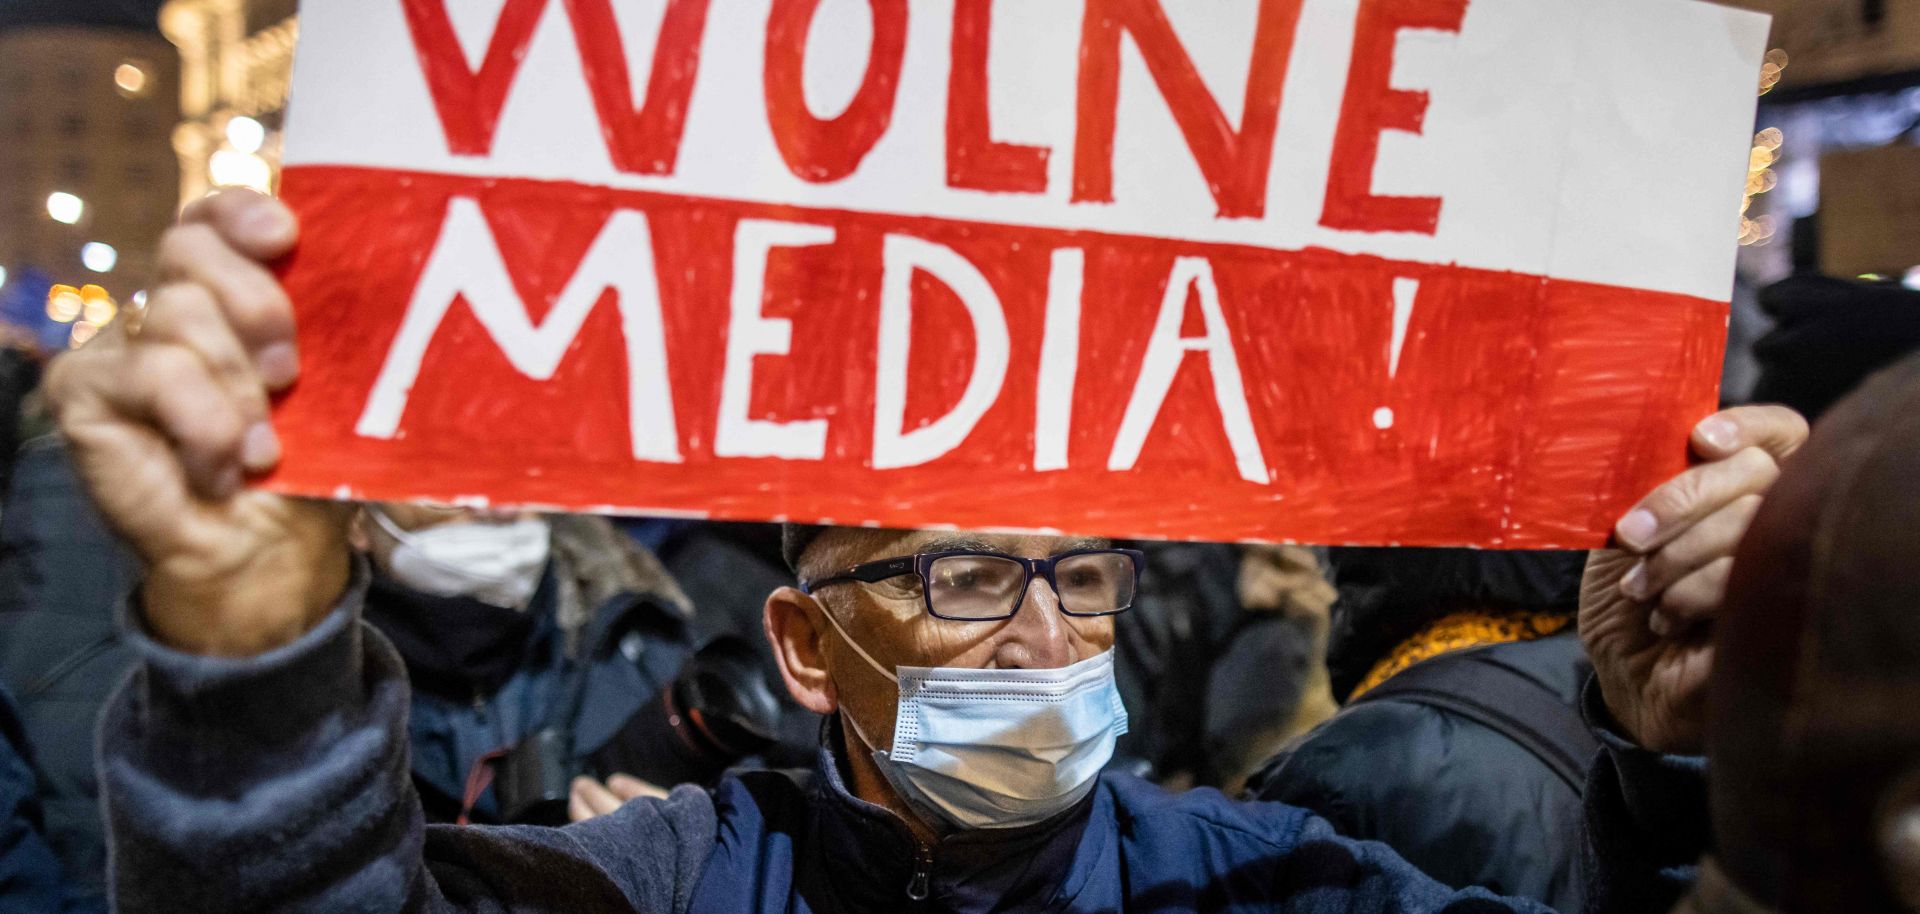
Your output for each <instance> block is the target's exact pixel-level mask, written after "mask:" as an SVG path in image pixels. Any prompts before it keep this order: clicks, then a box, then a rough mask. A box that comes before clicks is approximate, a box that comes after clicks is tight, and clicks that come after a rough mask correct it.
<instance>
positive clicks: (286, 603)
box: [47, 191, 351, 655]
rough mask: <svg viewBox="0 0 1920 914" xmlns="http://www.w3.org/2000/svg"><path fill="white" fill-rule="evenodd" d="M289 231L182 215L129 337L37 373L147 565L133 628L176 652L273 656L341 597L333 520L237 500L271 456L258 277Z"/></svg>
mask: <svg viewBox="0 0 1920 914" xmlns="http://www.w3.org/2000/svg"><path fill="white" fill-rule="evenodd" d="M296 235H297V231H296V229H295V224H294V219H293V216H292V214H291V213H289V212H287V210H286V208H285V207H284V206H281V205H280V204H279V203H278V202H276V201H273V200H269V199H267V198H265V197H261V196H259V195H257V194H253V193H250V192H246V191H233V192H227V193H223V194H221V195H219V196H216V197H212V198H209V199H207V200H203V201H201V202H200V203H197V204H195V205H194V206H192V207H190V208H189V209H188V210H187V213H186V215H185V216H184V217H183V219H182V222H181V225H180V226H179V227H177V228H174V229H172V230H171V231H169V232H168V233H167V236H166V240H165V241H164V242H163V243H162V245H161V255H160V262H161V269H162V276H163V282H162V283H161V284H160V285H159V286H158V287H156V289H155V290H154V292H153V294H152V296H151V297H150V299H149V302H148V305H147V311H146V313H145V314H144V315H143V316H142V318H141V320H140V322H139V324H138V325H137V326H138V329H137V332H132V333H130V332H129V327H130V326H131V325H130V324H129V323H128V321H126V320H122V321H118V322H115V323H114V324H112V325H110V326H109V328H108V329H107V330H106V331H105V332H103V333H102V334H101V335H100V336H99V337H98V338H97V339H95V340H94V341H93V342H91V343H90V344H88V345H87V346H86V347H85V348H83V349H81V350H79V351H77V352H74V353H70V354H67V355H63V356H61V357H60V358H59V359H57V360H55V361H54V364H53V367H52V369H51V370H50V371H49V372H48V377H47V391H48V396H49V400H50V402H51V403H52V405H53V407H54V409H55V412H56V414H57V416H58V419H59V423H60V429H61V431H62V432H64V433H65V434H66V436H67V439H68V441H69V442H70V444H71V446H72V448H73V454H74V459H75V463H76V465H77V467H78V469H79V472H80V475H81V478H82V479H83V480H84V481H85V483H86V485H87V488H88V490H89V491H90V492H91V493H92V494H93V498H94V501H95V503H96V504H98V505H99V507H100V509H101V511H102V512H103V513H104V514H105V515H106V518H107V521H108V523H109V524H111V525H112V526H113V527H114V529H116V530H117V531H119V532H120V534H121V535H122V536H123V537H125V538H126V540H127V542H128V543H129V544H130V545H131V546H132V547H133V548H134V550H135V551H136V552H137V553H138V554H139V555H140V558H141V559H142V561H143V562H144V563H145V565H146V566H147V575H146V578H145V581H144V584H143V589H142V599H143V602H144V604H145V606H146V609H147V614H146V617H147V621H148V623H149V625H150V626H151V627H152V629H153V631H154V634H156V635H157V636H159V637H160V638H161V639H162V640H164V641H166V642H168V643H170V644H173V645H174V646H176V647H180V648H182V649H184V650H190V651H194V652H196V653H204V654H223V655H244V654H252V653H257V652H259V651H262V650H266V649H268V648H271V647H274V646H276V645H278V644H281V643H284V642H286V641H289V640H292V639H293V638H294V637H297V636H298V635H299V634H300V633H301V632H304V631H306V630H307V628H308V627H309V626H311V625H312V624H313V623H314V622H315V621H317V620H318V619H320V618H321V617H322V616H324V615H325V613H326V612H327V610H328V609H329V608H330V607H332V605H333V604H334V602H335V601H336V600H337V599H338V597H339V595H340V593H341V591H342V590H344V589H345V587H346V580H347V567H348V565H347V548H346V538H345V530H346V522H347V518H348V517H349V514H350V511H351V508H350V506H347V505H341V504H334V503H329V502H316V501H308V500H305V499H298V498H288V497H283V496H279V495H274V494H272V493H268V492H263V491H257V490H243V489H242V488H241V479H242V476H243V474H246V473H259V472H263V471H265V470H268V469H270V468H272V466H273V465H274V464H275V463H277V462H278V460H279V456H280V454H279V444H278V442H277V441H276V439H275V436H274V433H273V430H272V428H271V426H270V425H268V422H267V419H268V416H267V399H268V396H269V395H270V394H271V393H273V392H275V391H280V390H284V389H285V388H286V387H287V386H288V385H290V384H292V383H293V381H294V379H295V376H296V375H297V374H298V371H299V366H298V362H297V360H296V359H295V357H294V351H293V348H292V347H293V330H294V328H293V312H292V309H291V307H290V306H289V305H288V303H287V298H286V294H285V293H284V292H282V291H281V289H280V286H279V283H278V282H276V281H275V280H274V277H273V274H272V273H270V272H268V271H267V268H266V267H265V266H264V265H263V264H262V263H261V261H266V260H271V259H273V258H276V257H279V256H280V255H282V254H285V253H286V252H287V251H288V250H289V249H290V248H291V247H292V246H293V243H294V239H295V237H296Z"/></svg>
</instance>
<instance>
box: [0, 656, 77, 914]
mask: <svg viewBox="0 0 1920 914" xmlns="http://www.w3.org/2000/svg"><path fill="white" fill-rule="evenodd" d="M44 827H45V821H44V819H43V818H42V816H41V813H40V803H39V800H38V784H37V783H36V780H35V778H34V774H33V767H32V765H31V763H30V762H29V753H28V751H27V746H26V741H25V733H24V731H23V730H22V729H21V727H20V723H19V718H18V715H17V714H16V713H15V711H14V707H13V703H12V700H11V699H10V698H8V696H7V695H6V693H5V692H4V691H0V912H22V914H24V912H28V911H33V912H42V911H44V912H60V914H81V912H85V911H89V910H90V909H91V908H90V906H89V905H88V904H86V903H83V902H81V901H80V900H79V899H78V898H77V897H76V896H75V895H74V893H73V892H72V891H71V886H70V885H69V884H68V882H67V878H66V873H65V872H64V870H63V868H62V866H61V863H60V858H59V857H58V856H55V854H54V852H53V847H52V846H51V845H49V844H48V843H47V839H46V835H45V834H44Z"/></svg>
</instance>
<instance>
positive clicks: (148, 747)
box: [100, 571, 714, 912]
mask: <svg viewBox="0 0 1920 914" xmlns="http://www.w3.org/2000/svg"><path fill="white" fill-rule="evenodd" d="M358 576H359V577H364V571H362V572H360V573H359V575H358ZM363 593H364V588H363V585H362V583H361V582H358V581H356V583H355V584H354V585H353V586H351V587H349V589H348V591H347V595H346V597H345V598H344V600H343V602H342V605H340V606H339V607H336V608H335V609H334V611H333V612H331V613H329V614H328V615H327V616H326V617H325V618H324V619H323V620H322V621H321V622H320V624H319V625H317V626H316V627H314V628H313V629H312V630H310V631H308V632H306V633H305V634H303V635H302V636H300V638H298V639H297V640H295V641H294V642H292V643H290V644H287V645H283V646H281V647H278V648H275V649H273V650H271V651H268V652H266V653H263V654H259V655H255V656H250V657H243V658H217V657H206V656H200V655H195V654H188V653H183V652H180V651H177V650H174V649H172V648H169V647H167V646H165V645H163V644H161V643H159V642H158V641H156V640H155V639H154V638H153V637H152V636H151V635H150V634H149V633H147V632H145V631H144V630H143V629H144V626H142V625H140V624H139V622H138V616H137V615H134V616H132V618H131V619H130V622H131V624H130V626H129V629H130V630H129V633H128V637H129V639H130V641H131V642H132V643H133V644H134V646H135V649H136V650H137V651H138V653H139V655H140V658H141V662H140V663H139V664H138V665H137V666H136V670H135V672H134V674H133V675H132V676H131V677H130V678H129V679H128V681H127V682H126V683H125V684H123V685H122V687H121V689H120V691H119V692H118V693H117V694H116V695H115V697H114V698H113V700H112V701H111V702H110V703H109V705H108V707H107V711H106V714H105V717H104V719H103V722H102V730H101V737H102V739H101V748H100V768H101V787H102V794H103V798H102V799H103V805H104V808H105V811H106V816H107V825H108V836H109V842H110V847H111V854H112V860H113V864H112V866H113V893H114V898H115V901H116V903H117V905H118V908H119V910H123V911H142V912H148V911H153V912H167V911H180V912H189V911H192V912H203V911H250V912H253V911H316V912H318V911H402V910H405V911H435V912H439V911H447V912H451V911H489V912H495V911H497V912H508V911H519V910H527V911H533V910H539V911H547V910H578V911H601V910H608V911H614V910H626V909H627V908H629V907H630V908H632V909H633V910H636V911H648V912H652V911H659V912H670V911H676V910H684V903H685V899H686V897H687V895H688V893H689V892H690V891H691V888H692V884H693V880H694V878H695V877H696V875H697V873H698V870H699V864H700V862H701V861H703V860H704V858H705V854H706V852H707V850H708V849H710V848H711V846H712V843H713V835H714V825H713V807H712V802H711V800H710V799H709V798H708V797H707V796H706V794H705V793H704V792H701V791H699V790H692V789H689V790H685V791H682V792H680V793H679V794H676V795H674V796H673V797H670V798H668V799H665V800H653V801H646V802H640V803H632V804H628V806H627V807H626V808H623V809H622V810H620V811H619V813H617V814H615V815H610V816H605V817H602V818H601V819H597V820H595V822H594V823H591V824H588V825H583V826H576V827H574V828H569V829H551V828H473V827H469V828H461V827H454V826H432V827H428V826H425V825H424V824H423V820H422V817H421V813H420V806H419V801H418V798H417V796H416V795H415V794H414V789H413V783H412V779H411V777H410V775H409V772H408V757H407V729H406V709H407V704H408V684H407V681H406V677H405V673H404V671H403V667H402V665H401V662H400V659H399V657H398V655H396V654H395V653H394V651H393V648H392V647H391V646H390V645H388V644H387V643H386V642H385V641H384V639H382V638H381V637H380V635H379V633H378V632H377V631H375V630H374V629H372V628H371V627H369V626H366V625H362V624H361V623H360V621H359V601H360V599H361V596H362V594H363Z"/></svg>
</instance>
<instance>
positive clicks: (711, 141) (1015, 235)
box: [268, 0, 1766, 547]
mask: <svg viewBox="0 0 1920 914" xmlns="http://www.w3.org/2000/svg"><path fill="white" fill-rule="evenodd" d="M302 15H303V18H302V22H301V46H300V48H299V51H298V54H297V60H296V65H295V77H294V89H293V98H292V107H291V123H290V127H289V145H288V149H287V155H286V159H287V164H288V167H287V170H286V174H285V178H284V182H283V183H284V194H285V197H286V198H287V200H288V201H289V202H291V203H292V205H293V206H294V207H295V209H296V210H297V211H298V212H299V214H300V216H301V218H302V220H303V230H304V234H303V240H302V243H301V246H300V249H299V251H298V252H297V254H296V255H295V257H294V258H293V259H292V260H291V261H290V263H289V264H288V266H287V268H286V270H285V274H284V278H285V282H286V284H287V287H288V290H289V292H290V294H291V295H292V296H293V299H294V302H295V306H296V309H297V312H298V316H299V320H300V344H301V347H302V353H303V359H304V364H305V368H306V370H305V374H304V377H303V380H302V381H301V383H300V384H299V386H298V388H297V389H296V390H295V391H294V392H293V393H292V394H290V395H289V396H287V397H286V398H285V399H284V401H283V402H281V403H280V404H279V405H278V408H277V421H278V424H279V427H280V429H281V432H282V435H283V438H284V440H285V444H286V455H287V456H286V461H285V463H284V465H283V466H282V468H281V469H280V470H279V472H278V473H277V474H276V475H275V476H274V477H272V478H271V479H270V480H269V483H268V484H269V485H271V486H272V487H274V488H276V489H278V490H280V491H285V492H295V493H305V494H318V495H333V496H343V497H360V498H373V499H402V498H426V499H433V500H440V501H457V502H464V503H490V504H509V503H510V504H529V505H541V506H553V507H560V508H568V509H585V510H594V511H623V512H638V513H655V514H679V515H689V516H700V517H715V518H734V519H771V520H782V519H792V520H804V521H830V522H836V523H842V524H875V525H886V526H942V525H955V526H960V527H966V528H1020V529H1062V530H1071V531H1074V532H1080V533H1092V534H1106V535H1115V536H1162V537H1179V538H1205V539H1219V540H1240V539H1258V540H1296V541H1307V542H1327V543H1342V542H1364V543H1408V544H1412V543H1428V544H1439V543H1452V544H1476V545H1484V546H1503V547H1523V546H1524V547H1545V546H1569V547H1577V546H1588V545H1593V544H1596V543H1598V542H1600V541H1601V540H1602V539H1603V538H1604V532H1605V531H1606V530H1607V528H1608V527H1609V525H1610V524H1611V522H1612V521H1613V520H1614V518H1615V517H1616V516H1617V514H1618V513H1619V512H1620V511H1621V510H1623V509H1624V508H1625V507H1626V506H1628V505H1629V504H1631V503H1632V501H1634V500H1635V499H1636V498H1638V497H1639V496H1640V495H1641V494H1643V493H1644V492H1645V491H1646V490H1648V489H1650V488H1651V487H1652V486H1653V485H1654V484H1656V483H1657V482H1658V481H1659V480H1661V479H1662V478H1664V477H1665V476H1667V475H1669V474H1671V473H1672V472H1675V471H1677V470H1678V469H1680V468H1681V467H1682V466H1683V464H1684V461H1685V451H1686V437H1687V431H1688V429H1689V428H1690V426H1691V425H1692V424H1693V423H1694V422H1695V421H1697V420H1698V419H1699V418H1701V417H1702V416H1703V415H1705V414H1706V413H1707V412H1708V411H1710V410H1711V409H1712V407H1713V405H1714V398H1715V387H1716V378H1717V376H1718V371H1719V365H1720V356H1721V349H1722V346H1723V340H1724V330H1725V324H1726V314H1727V308H1726V302H1727V299H1728V297H1729V293H1730V290H1731V284H1732V272H1733V255H1734V248H1735V246H1734V240H1733V235H1734V230H1735V222H1736V220H1735V217H1734V214H1735V211H1736V208H1737V206H1738V203H1739V200H1740V197H1741V192H1742V184H1743V181H1744V179H1745V162H1746V158H1747V145H1748V137H1749V136H1750V133H1751V127H1752V114H1753V104H1754V97H1753V95H1754V81H1755V74H1756V73H1757V72H1758V69H1759V65H1760V55H1761V53H1762V51H1763V50H1764V47H1763V46H1764V41H1765V36H1766V19H1765V17H1762V16H1758V15H1755V14H1751V13H1744V12H1739V11H1735V10H1730V9H1726V8H1722V7H1718V6H1713V5H1709V4H1705V3H1697V2H1692V0H1610V2H1603V3H1593V2H1589V0H1206V2H1198V0H1047V2H1032V0H999V2H993V0H912V2H908V0H486V2H481V0H462V2H449V0H326V2H324V3H309V4H306V9H304V10H303V13H302Z"/></svg>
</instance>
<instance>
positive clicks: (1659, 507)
mask: <svg viewBox="0 0 1920 914" xmlns="http://www.w3.org/2000/svg"><path fill="white" fill-rule="evenodd" d="M1699 501H1700V477H1699V475H1698V474H1697V473H1693V472H1688V473H1682V474H1681V475H1679V476H1676V477H1674V478H1673V479H1670V480H1668V481H1667V482H1666V483H1665V484H1664V485H1662V486H1660V488H1658V489H1655V490H1653V494H1651V495H1649V496H1648V497H1647V503H1646V508H1647V510H1649V511H1652V512H1653V514H1654V516H1655V517H1658V518H1660V519H1661V520H1662V521H1672V520H1674V519H1676V518H1680V517H1684V516H1686V515H1687V514H1688V513H1690V512H1691V511H1692V510H1693V506H1694V505H1695V504H1698V503H1699Z"/></svg>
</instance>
